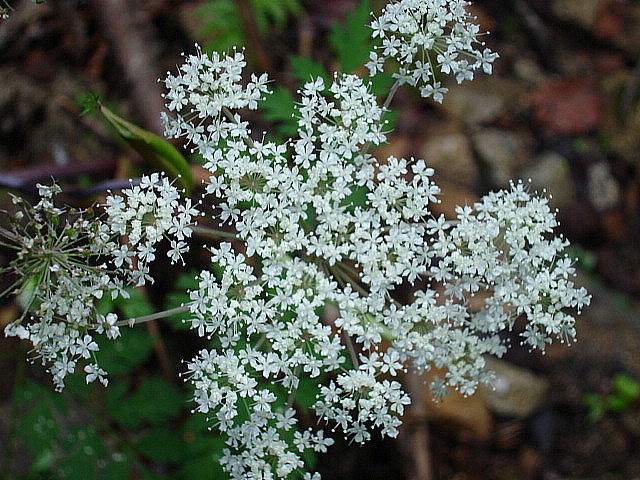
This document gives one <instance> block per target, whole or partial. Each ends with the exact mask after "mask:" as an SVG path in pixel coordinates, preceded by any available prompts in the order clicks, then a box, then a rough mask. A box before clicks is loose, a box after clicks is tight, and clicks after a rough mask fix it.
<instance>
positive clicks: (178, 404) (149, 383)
mask: <svg viewBox="0 0 640 480" xmlns="http://www.w3.org/2000/svg"><path fill="white" fill-rule="evenodd" d="M185 407H186V398H185V395H184V394H183V393H182V392H180V390H178V389H177V388H176V387H175V386H173V385H172V384H170V383H169V382H167V381H165V380H163V379H161V378H159V377H152V378H149V379H147V380H145V381H144V382H143V383H142V384H141V385H140V386H139V387H138V389H137V390H136V391H134V392H133V393H132V394H131V395H130V396H129V397H128V398H125V399H124V400H121V401H120V402H119V404H118V405H117V406H116V407H115V408H114V409H113V410H112V411H111V413H112V415H113V416H114V418H115V420H116V421H117V422H118V423H119V424H120V425H121V426H122V427H124V428H133V427H139V426H141V425H142V423H143V422H145V421H146V422H148V423H149V424H151V425H158V424H160V423H161V422H164V421H166V420H167V419H169V418H174V417H176V416H178V415H179V414H180V412H181V411H182V409H183V408H185Z"/></svg>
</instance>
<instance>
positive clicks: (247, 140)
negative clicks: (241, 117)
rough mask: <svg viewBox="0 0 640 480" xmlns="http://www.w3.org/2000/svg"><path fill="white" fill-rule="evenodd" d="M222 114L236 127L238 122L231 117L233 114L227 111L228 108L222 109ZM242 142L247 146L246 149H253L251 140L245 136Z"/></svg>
mask: <svg viewBox="0 0 640 480" xmlns="http://www.w3.org/2000/svg"><path fill="white" fill-rule="evenodd" d="M222 112H223V113H224V115H225V117H227V118H228V119H229V121H230V122H233V123H235V124H236V125H238V122H237V121H236V119H235V118H234V117H233V113H231V110H229V108H227V107H222ZM242 141H243V142H244V143H245V145H247V147H249V148H254V143H253V139H252V138H251V137H250V136H248V135H247V136H246V137H244V138H243V139H242Z"/></svg>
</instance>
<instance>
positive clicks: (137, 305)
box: [113, 288, 153, 318]
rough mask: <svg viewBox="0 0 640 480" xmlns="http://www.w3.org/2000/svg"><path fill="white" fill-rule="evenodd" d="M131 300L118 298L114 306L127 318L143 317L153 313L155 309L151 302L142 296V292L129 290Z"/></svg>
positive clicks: (133, 289)
mask: <svg viewBox="0 0 640 480" xmlns="http://www.w3.org/2000/svg"><path fill="white" fill-rule="evenodd" d="M126 290H127V293H128V294H129V298H123V297H117V298H116V299H115V300H114V301H113V304H114V306H116V307H117V308H118V309H119V310H120V311H121V312H122V314H123V315H124V316H125V317H126V318H135V317H142V316H143V315H149V314H151V313H153V307H152V306H151V304H150V303H149V301H148V300H147V299H146V298H145V297H143V296H142V294H141V293H140V290H136V289H135V288H127V289H126Z"/></svg>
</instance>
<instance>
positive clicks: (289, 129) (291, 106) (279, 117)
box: [262, 87, 298, 137]
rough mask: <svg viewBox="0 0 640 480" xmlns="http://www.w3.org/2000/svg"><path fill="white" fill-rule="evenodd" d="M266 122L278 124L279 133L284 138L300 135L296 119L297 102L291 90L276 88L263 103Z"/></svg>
mask: <svg viewBox="0 0 640 480" xmlns="http://www.w3.org/2000/svg"><path fill="white" fill-rule="evenodd" d="M262 111H263V115H264V118H265V120H267V121H269V122H274V123H277V124H278V125H277V126H276V129H277V130H278V133H279V134H280V135H282V136H284V137H294V136H295V135H297V133H298V122H297V120H296V119H295V118H294V114H295V111H296V110H295V100H294V99H293V96H292V95H291V93H289V90H287V89H286V88H284V87H276V89H275V90H274V91H273V93H272V94H271V95H268V96H267V98H266V100H265V101H264V102H262Z"/></svg>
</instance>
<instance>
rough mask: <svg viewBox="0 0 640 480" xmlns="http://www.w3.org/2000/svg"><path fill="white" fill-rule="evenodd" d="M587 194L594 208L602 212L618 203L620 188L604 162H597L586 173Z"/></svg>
mask: <svg viewBox="0 0 640 480" xmlns="http://www.w3.org/2000/svg"><path fill="white" fill-rule="evenodd" d="M587 193H588V196H589V201H590V202H591V205H593V206H594V208H595V209H596V210H597V211H599V212H603V211H606V210H609V209H612V208H613V207H615V206H616V205H617V204H618V202H619V201H620V187H619V185H618V181H617V180H616V179H615V177H614V176H613V175H612V173H611V170H610V169H609V166H608V165H607V163H606V162H597V163H594V164H593V165H590V166H589V169H588V171H587Z"/></svg>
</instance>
